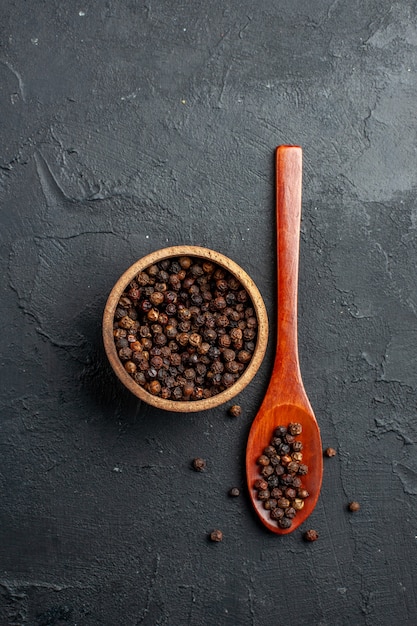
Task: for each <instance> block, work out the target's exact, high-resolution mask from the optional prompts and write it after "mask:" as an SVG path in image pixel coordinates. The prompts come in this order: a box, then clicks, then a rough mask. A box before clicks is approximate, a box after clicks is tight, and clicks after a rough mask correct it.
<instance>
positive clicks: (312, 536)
mask: <svg viewBox="0 0 417 626" xmlns="http://www.w3.org/2000/svg"><path fill="white" fill-rule="evenodd" d="M318 538H319V534H318V532H317V530H306V532H305V533H304V539H305V540H306V541H317V539H318Z"/></svg>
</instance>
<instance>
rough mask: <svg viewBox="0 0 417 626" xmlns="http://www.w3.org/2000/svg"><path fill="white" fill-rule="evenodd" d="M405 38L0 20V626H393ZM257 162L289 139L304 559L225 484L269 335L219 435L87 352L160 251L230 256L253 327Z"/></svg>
mask: <svg viewBox="0 0 417 626" xmlns="http://www.w3.org/2000/svg"><path fill="white" fill-rule="evenodd" d="M416 20H417V16H416V3H415V2H411V1H398V2H395V3H392V2H388V1H387V0H381V1H376V0H370V1H369V2H362V1H359V0H353V1H352V2H347V3H345V2H340V1H338V0H332V1H330V0H326V1H322V0H320V1H319V0H310V1H309V2H307V1H302V2H284V1H279V2H278V1H274V2H263V1H261V2H256V3H254V2H249V1H248V0H241V1H240V2H226V3H224V2H218V3H216V2H203V1H202V0H196V1H194V2H187V3H186V2H169V1H168V0H164V1H161V2H154V1H152V2H151V1H149V2H146V3H142V2H112V1H109V2H98V1H97V0H93V1H91V0H90V1H89V2H84V3H83V2H77V3H75V2H72V1H70V2H58V1H56V0H55V1H49V2H41V1H40V0H31V2H24V1H23V0H16V1H15V2H8V3H3V10H2V25H1V49H0V81H1V83H0V84H1V87H2V88H1V96H0V97H1V138H0V154H1V157H0V162H1V170H0V185H1V187H0V200H1V216H2V223H1V233H0V237H1V257H0V258H1V270H2V277H3V282H2V295H1V299H0V307H1V319H2V340H1V342H2V343H1V380H2V398H1V455H0V459H1V460H0V463H1V474H0V477H1V494H2V495H1V507H0V511H1V523H0V532H1V547H0V550H1V554H0V568H1V579H0V623H1V625H7V626H12V625H13V626H15V625H18V624H19V625H20V624H22V625H26V624H28V625H31V626H46V625H48V626H49V625H61V624H62V625H72V626H75V625H79V626H90V625H92V626H96V625H97V626H107V625H108V626H119V625H120V626H121V625H126V626H131V625H132V626H133V625H139V624H143V625H147V626H157V625H158V626H183V625H185V624H188V625H190V626H200V625H201V626H223V625H226V624H230V625H231V626H263V625H268V626H277V625H279V624H290V625H291V626H305V625H307V626H309V625H317V626H319V625H320V626H327V625H328V626H336V625H343V626H345V625H350V624H358V625H362V624H364V625H369V626H375V625H382V626H385V625H387V626H388V625H390V626H392V625H396V624H401V625H410V626H411V625H415V624H416V623H417V605H416V599H415V596H416V579H417V568H416V562H417V554H416V552H417V551H416V547H417V538H416V535H417V522H416V498H417V455H416V441H417V419H416V408H417V407H416V404H417V400H416V387H417V358H416V353H417V330H416V314H417V294H416V276H415V268H416V261H417V253H416V236H417V230H416V229H417V204H416V198H415V190H416V183H417V180H416V171H417V169H416V145H417V144H416V130H417V121H416V119H417V118H416V114H415V111H416V101H417V83H416V70H417V63H416V61H417V54H416V47H417V28H416ZM282 143H298V144H300V145H302V146H303V148H304V166H305V167H304V197H303V212H304V213H303V224H302V236H301V266H300V297H299V299H300V328H299V331H300V358H301V364H302V370H303V375H304V382H305V386H306V388H307V391H308V394H309V397H310V399H311V402H312V405H313V407H314V410H315V413H316V415H317V417H318V420H319V423H320V426H321V431H322V438H323V444H324V446H325V447H326V446H329V445H331V446H333V447H335V448H337V451H338V454H337V456H336V457H334V458H332V459H325V474H324V483H323V490H322V495H321V497H320V500H319V503H318V506H317V508H316V510H315V512H314V513H313V515H312V516H311V517H310V519H309V521H308V522H307V524H306V525H304V527H303V529H302V530H306V529H307V528H315V529H316V530H317V531H318V532H319V534H320V538H319V540H318V541H317V542H315V543H312V544H307V543H305V542H303V541H302V533H301V531H296V532H295V533H294V534H291V535H289V536H285V537H281V538H280V537H278V536H275V535H272V534H270V533H268V531H266V530H265V529H264V527H263V526H261V525H260V523H259V522H258V521H257V519H256V518H255V515H254V513H253V512H252V510H251V508H250V504H249V499H248V497H247V494H246V492H245V490H244V482H245V479H244V469H243V468H244V450H245V443H246V438H247V434H248V430H249V426H250V423H251V420H252V418H253V417H254V415H255V413H256V411H257V409H258V407H259V405H260V402H261V399H262V395H263V393H264V391H265V388H266V385H267V381H268V376H269V373H270V371H271V368H272V354H273V337H271V341H270V345H269V348H268V353H267V357H266V359H265V361H264V362H263V364H262V367H261V370H260V371H259V373H258V375H257V377H256V378H255V379H254V381H252V383H251V384H250V385H249V387H248V388H247V389H246V390H245V391H244V393H242V394H241V396H240V397H239V398H238V400H239V402H240V403H241V405H242V406H243V409H244V410H243V414H242V416H241V417H239V418H236V419H233V418H230V417H229V416H228V415H227V407H225V406H223V407H220V408H218V409H215V410H213V411H209V412H206V413H200V414H199V413H196V414H189V415H177V414H163V413H161V412H158V411H156V410H153V409H151V408H149V407H147V406H145V405H143V404H142V405H140V404H138V403H137V401H136V399H135V398H134V397H133V396H131V395H130V394H129V393H128V392H126V391H124V390H123V389H122V388H121V387H120V386H119V384H118V383H117V381H116V380H115V377H114V375H113V374H112V372H111V371H110V370H109V367H108V365H107V363H106V359H105V357H104V354H103V349H102V345H101V329H100V324H101V315H102V310H103V306H104V303H105V300H106V298H107V295H108V293H109V291H110V289H111V287H112V285H113V284H114V282H115V281H116V280H117V278H118V277H119V275H120V274H121V273H122V271H124V270H125V269H126V268H127V267H128V266H129V265H130V264H131V263H132V262H134V261H135V260H136V259H137V258H139V257H141V256H143V255H144V254H146V253H148V252H151V251H153V250H155V249H157V248H160V247H164V246H166V245H168V244H169V245H175V244H195V245H203V246H208V247H212V248H214V249H216V250H218V251H220V252H222V253H225V254H227V255H228V256H230V257H231V258H232V259H233V260H234V261H236V262H238V263H239V264H240V265H241V266H242V267H243V268H244V269H245V270H246V271H247V272H248V273H249V274H250V275H251V276H252V278H253V279H254V280H255V282H256V283H257V285H258V286H259V289H260V290H261V292H262V294H263V296H264V299H265V303H266V305H267V309H268V313H269V316H270V319H271V320H273V319H274V316H275V298H274V290H275V242H274V235H273V227H274V218H273V211H274V208H273V202H274V177H273V153H274V149H275V147H276V146H277V145H279V144H282ZM195 456H202V457H203V458H205V459H206V460H207V470H206V471H205V472H202V473H196V472H194V471H193V470H192V469H190V461H191V460H192V459H193V458H194V457H195ZM233 486H239V487H242V488H243V493H242V494H241V496H240V497H239V498H230V497H229V496H228V491H229V489H230V488H231V487H233ZM352 499H354V500H358V501H359V502H360V503H361V510H360V511H359V512H357V513H349V512H348V511H347V504H348V502H349V501H350V500H352ZM214 528H220V529H221V530H222V531H223V533H224V540H223V542H222V543H218V544H213V543H210V542H209V541H208V540H207V535H208V533H209V532H211V531H212V530H213V529H214ZM413 578H414V579H413Z"/></svg>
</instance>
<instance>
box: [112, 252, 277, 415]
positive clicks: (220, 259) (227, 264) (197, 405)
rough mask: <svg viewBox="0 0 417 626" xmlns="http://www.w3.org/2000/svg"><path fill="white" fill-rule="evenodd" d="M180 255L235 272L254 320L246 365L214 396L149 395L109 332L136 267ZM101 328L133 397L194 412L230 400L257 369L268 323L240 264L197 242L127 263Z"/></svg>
mask: <svg viewBox="0 0 417 626" xmlns="http://www.w3.org/2000/svg"><path fill="white" fill-rule="evenodd" d="M181 256H190V257H197V258H200V259H205V260H210V261H212V262H213V263H216V264H217V265H220V266H221V267H224V268H225V269H227V270H228V271H229V272H230V273H231V274H232V275H233V276H235V278H237V279H238V280H239V282H240V283H241V284H242V285H243V287H244V289H245V290H246V291H247V292H248V294H249V296H250V299H251V301H252V304H253V308H254V310H255V313H256V317H257V320H258V334H257V341H256V346H255V350H254V352H253V356H252V359H251V360H250V362H249V365H248V366H247V368H246V369H245V371H244V372H243V374H242V376H240V377H239V378H238V380H237V381H236V382H235V383H234V384H233V385H232V386H231V387H229V388H228V389H225V390H224V391H222V392H220V393H218V394H217V395H215V396H212V397H210V398H203V399H201V400H189V401H182V400H166V399H164V398H160V397H159V396H153V395H152V394H150V393H149V392H148V391H146V389H144V388H143V387H141V386H140V385H139V384H138V383H136V382H135V381H134V380H133V378H132V377H131V376H130V375H129V374H128V373H127V372H126V370H125V369H124V367H123V365H122V362H121V361H120V358H119V355H118V354H117V350H116V346H115V342H114V335H113V322H114V314H115V310H116V307H117V304H118V302H119V299H120V296H121V294H122V293H123V291H124V290H125V288H126V286H127V285H128V284H129V282H130V281H131V280H133V278H134V277H135V276H136V275H137V274H138V273H139V272H140V271H142V270H144V269H145V268H147V267H149V266H150V265H154V264H156V263H158V262H159V261H162V260H163V259H168V258H173V257H181ZM102 331H103V343H104V348H105V352H106V355H107V358H108V360H109V362H110V365H111V367H112V369H113V371H114V373H115V374H116V376H117V377H118V378H119V380H120V381H121V382H122V383H123V385H124V386H125V387H127V389H129V391H131V392H132V393H133V394H134V395H135V396H136V397H138V398H139V399H140V400H143V401H144V402H146V403H147V404H149V405H152V406H155V407H157V408H160V409H163V410H165V411H172V412H177V413H197V412H199V411H205V410H207V409H212V408H214V407H216V406H219V405H221V404H224V403H225V402H228V401H230V400H231V399H232V398H234V397H235V396H236V395H237V394H238V393H240V392H241V391H242V390H243V389H244V388H245V387H246V386H247V385H248V384H249V382H250V381H251V380H252V379H253V377H254V376H255V374H256V373H257V371H258V369H259V367H260V365H261V363H262V361H263V358H264V356H265V352H266V347H267V343H268V334H269V324H268V315H267V311H266V307H265V304H264V301H263V298H262V296H261V293H260V291H259V289H258V287H257V286H256V284H255V283H254V281H253V280H252V278H251V277H250V276H249V274H247V273H246V272H245V270H244V269H243V268H242V267H240V265H238V264H237V263H236V262H235V261H233V260H232V259H230V258H229V257H227V256H225V255H224V254H221V253H220V252H217V251H215V250H212V249H210V248H205V247H201V246H190V245H179V246H169V247H167V248H160V249H158V250H155V251H154V252H151V253H150V254H147V255H145V256H143V257H141V258H140V259H139V260H137V261H136V262H135V263H133V264H132V265H131V266H130V267H128V269H127V270H126V271H125V272H123V274H122V275H121V276H120V278H119V279H118V280H117V281H116V283H115V284H114V286H113V288H112V290H111V291H110V294H109V296H108V298H107V302H106V304H105V307H104V313H103V322H102Z"/></svg>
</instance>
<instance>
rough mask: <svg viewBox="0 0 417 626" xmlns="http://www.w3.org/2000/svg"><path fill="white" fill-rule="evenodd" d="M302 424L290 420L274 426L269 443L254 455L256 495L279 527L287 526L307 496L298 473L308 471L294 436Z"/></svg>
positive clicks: (290, 523) (299, 432)
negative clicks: (256, 472)
mask: <svg viewBox="0 0 417 626" xmlns="http://www.w3.org/2000/svg"><path fill="white" fill-rule="evenodd" d="M301 432H302V426H301V424H299V423H298V422H292V423H290V424H288V426H278V427H277V428H275V429H274V432H273V436H272V439H271V442H270V445H269V446H267V447H266V448H265V449H264V451H263V454H261V456H260V457H259V458H258V465H259V468H260V474H261V478H258V479H257V480H255V484H254V488H255V489H256V491H257V494H256V495H257V498H258V500H261V501H262V502H263V506H264V508H265V509H266V510H268V511H269V512H270V513H269V514H270V517H271V519H273V520H274V521H276V522H277V524H278V526H279V528H282V529H288V528H290V527H291V525H292V520H293V519H294V517H295V516H296V515H297V511H301V509H302V508H303V507H304V500H305V499H306V498H308V496H309V495H310V494H309V493H308V491H307V490H306V489H305V488H304V487H303V484H302V480H301V476H305V475H306V474H307V473H308V467H307V465H305V464H304V463H302V460H303V453H302V449H303V444H302V442H301V441H300V440H298V439H297V435H299V434H301Z"/></svg>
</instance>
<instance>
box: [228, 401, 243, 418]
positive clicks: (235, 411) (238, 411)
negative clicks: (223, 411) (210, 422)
mask: <svg viewBox="0 0 417 626" xmlns="http://www.w3.org/2000/svg"><path fill="white" fill-rule="evenodd" d="M229 415H230V416H231V417H240V415H242V407H241V406H239V404H234V405H233V406H231V407H230V408H229Z"/></svg>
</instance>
